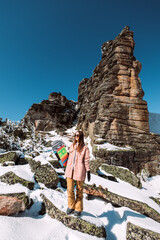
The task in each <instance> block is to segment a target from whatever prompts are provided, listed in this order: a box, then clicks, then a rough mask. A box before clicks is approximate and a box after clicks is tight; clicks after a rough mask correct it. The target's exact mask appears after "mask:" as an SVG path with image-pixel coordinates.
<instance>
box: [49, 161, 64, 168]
mask: <svg viewBox="0 0 160 240" xmlns="http://www.w3.org/2000/svg"><path fill="white" fill-rule="evenodd" d="M49 162H50V164H51V165H52V166H53V167H54V168H62V166H61V164H60V162H59V161H58V160H50V161H49Z"/></svg>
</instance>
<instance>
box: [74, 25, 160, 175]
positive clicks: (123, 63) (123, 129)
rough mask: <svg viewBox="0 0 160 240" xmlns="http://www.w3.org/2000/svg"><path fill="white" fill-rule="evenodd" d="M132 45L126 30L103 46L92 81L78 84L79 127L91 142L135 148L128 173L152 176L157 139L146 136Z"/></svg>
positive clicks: (144, 107)
mask: <svg viewBox="0 0 160 240" xmlns="http://www.w3.org/2000/svg"><path fill="white" fill-rule="evenodd" d="M134 45H135V42H134V40H133V32H132V31H130V30H129V27H125V28H124V29H123V30H122V32H121V33H120V34H119V35H118V36H117V37H116V38H115V39H114V40H113V41H112V40H111V41H108V42H106V43H104V44H103V45H102V60H101V61H100V63H99V64H98V66H97V67H96V68H95V69H94V71H93V75H92V76H91V78H90V79H88V78H85V79H83V80H82V81H81V82H80V85H79V96H78V104H79V108H80V112H79V118H78V127H79V128H81V129H83V131H84V132H85V134H86V135H89V136H90V137H91V139H92V143H94V141H96V139H97V138H102V139H104V140H105V141H106V142H109V143H113V144H115V145H117V146H124V145H130V146H132V147H134V148H135V149H136V150H137V149H138V152H137V151H136V152H135V155H134V163H135V164H134V166H132V169H131V170H133V168H135V167H136V166H139V169H137V170H140V168H142V167H148V168H149V169H150V171H151V172H152V173H153V174H155V173H159V172H160V170H159V162H160V156H159V154H160V137H159V136H157V135H151V134H150V133H149V120H148V115H149V114H148V108H147V103H146V101H144V100H143V96H144V92H143V90H142V86H141V81H140V78H139V73H140V71H141V63H140V62H139V61H138V60H136V58H135V57H134V55H133V51H134ZM151 161H152V162H151ZM148 162H151V164H150V163H149V164H148ZM146 163H147V164H146ZM153 166H154V167H153ZM154 169H155V170H154Z"/></svg>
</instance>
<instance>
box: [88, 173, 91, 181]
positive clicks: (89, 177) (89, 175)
mask: <svg viewBox="0 0 160 240" xmlns="http://www.w3.org/2000/svg"><path fill="white" fill-rule="evenodd" d="M87 179H88V182H89V181H90V180H91V173H90V171H88V172H87Z"/></svg>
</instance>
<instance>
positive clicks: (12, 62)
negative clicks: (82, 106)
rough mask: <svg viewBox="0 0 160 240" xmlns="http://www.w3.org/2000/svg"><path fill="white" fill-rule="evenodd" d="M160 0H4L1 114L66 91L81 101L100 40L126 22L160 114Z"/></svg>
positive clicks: (148, 96)
mask: <svg viewBox="0 0 160 240" xmlns="http://www.w3.org/2000/svg"><path fill="white" fill-rule="evenodd" d="M159 11H160V1H159V0H150V1H148V0H134V1H131V0H121V1H120V0H116V1H114V0H112V1H108V0H63V1H62V0H0V83H1V84H0V117H2V118H3V119H5V118H6V117H7V118H9V119H11V120H14V121H15V120H16V121H17V120H20V119H21V118H23V116H24V115H25V113H26V111H27V110H28V109H29V108H30V107H31V105H32V104H33V103H39V102H41V101H42V100H43V99H48V96H49V94H50V93H51V92H55V91H56V92H61V93H62V94H63V95H65V96H66V97H67V98H68V99H72V100H75V101H77V97H78V85H79V82H80V81H81V80H82V79H83V78H85V77H88V78H89V77H91V75H92V71H93V70H94V68H95V67H96V65H97V64H98V63H99V61H100V59H101V45H102V44H103V43H104V42H106V41H108V40H111V39H114V38H115V37H116V36H117V35H118V34H119V32H121V30H122V29H123V27H124V26H126V25H128V26H130V29H131V30H132V31H134V39H135V42H136V46H135V51H134V55H135V57H136V59H138V60H139V61H140V62H141V63H142V70H141V73H140V78H141V82H142V88H143V90H144V92H145V97H144V99H145V100H146V101H147V102H148V108H149V111H150V112H155V113H160V94H159V92H160V74H159V69H160V14H159Z"/></svg>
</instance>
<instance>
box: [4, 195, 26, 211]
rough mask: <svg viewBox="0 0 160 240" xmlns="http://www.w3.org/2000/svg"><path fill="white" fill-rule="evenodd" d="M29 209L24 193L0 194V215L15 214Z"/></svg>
mask: <svg viewBox="0 0 160 240" xmlns="http://www.w3.org/2000/svg"><path fill="white" fill-rule="evenodd" d="M29 207H30V204H29V199H28V196H26V194H25V193H10V194H0V215H6V216H9V215H13V214H17V213H19V212H22V211H25V209H26V208H29Z"/></svg>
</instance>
